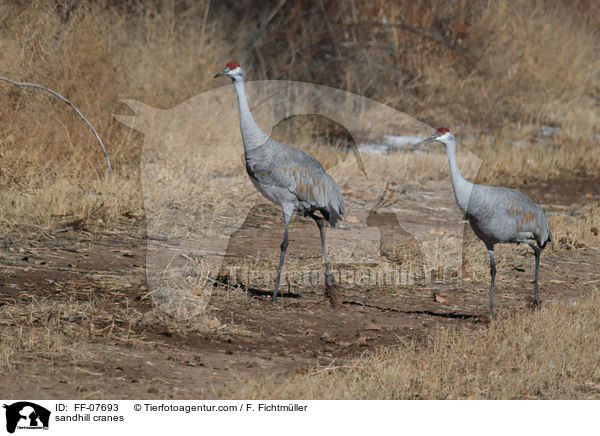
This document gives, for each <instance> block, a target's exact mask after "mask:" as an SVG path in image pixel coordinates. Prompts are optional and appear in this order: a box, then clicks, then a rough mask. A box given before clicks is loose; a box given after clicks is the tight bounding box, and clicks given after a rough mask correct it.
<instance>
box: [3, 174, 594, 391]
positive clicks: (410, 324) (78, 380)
mask: <svg viewBox="0 0 600 436" xmlns="http://www.w3.org/2000/svg"><path fill="white" fill-rule="evenodd" d="M518 188H519V189H522V190H523V191H524V192H526V193H527V194H529V195H531V196H532V197H533V198H535V199H537V201H539V202H540V203H542V204H544V205H545V207H546V208H547V210H550V211H551V210H552V209H553V208H555V209H556V210H563V211H564V210H572V211H577V210H579V209H580V208H581V207H582V206H583V205H585V204H587V203H590V202H595V201H597V200H598V198H600V184H599V183H598V180H584V179H581V180H577V179H576V180H564V181H560V183H556V182H553V183H552V184H551V185H550V184H537V185H531V184H527V185H523V186H520V187H518ZM550 191H551V194H550V193H549V192H550ZM550 195H551V196H550ZM274 219H277V217H274ZM139 224H140V223H139V222H137V223H136V222H135V218H132V219H128V220H125V219H124V223H123V227H122V228H121V229H119V230H118V231H114V232H104V233H102V232H93V231H86V230H73V231H66V232H60V233H55V234H52V233H50V234H44V235H42V236H40V238H39V239H37V240H31V241H28V242H26V243H25V242H18V241H10V242H8V241H7V240H6V239H5V243H4V245H3V246H2V248H1V249H0V250H1V251H0V269H1V271H2V274H1V275H0V306H5V305H7V306H8V305H19V304H26V303H30V302H31V301H32V299H35V298H47V299H49V300H51V301H81V302H89V301H91V300H93V301H96V302H98V301H101V302H102V304H103V305H104V307H107V308H108V310H111V308H123V307H127V308H135V309H136V310H137V311H139V312H142V313H143V312H147V311H150V310H151V308H152V305H151V303H150V301H149V300H148V299H147V298H144V295H145V293H146V291H147V287H146V286H145V242H144V238H143V237H138V236H136V233H135V232H133V231H130V230H131V228H133V227H135V226H136V225H139ZM295 225H297V226H298V228H301V229H302V228H306V231H307V232H310V235H311V236H310V237H308V238H305V239H298V240H296V241H292V242H291V244H296V245H298V244H302V243H305V244H310V245H311V247H312V246H314V245H315V243H316V244H318V239H317V238H318V232H317V230H316V227H315V226H314V223H313V222H312V221H310V220H308V219H299V220H297V222H296V224H295ZM474 238H475V236H474V235H473V234H472V233H471V231H470V229H468V230H466V238H465V239H466V241H467V242H466V243H477V241H475V239H474ZM303 241H304V242H303ZM277 245H279V242H277V243H274V246H277ZM268 248H269V249H272V247H268ZM300 248H301V247H300ZM252 249H255V247H252V244H248V250H252ZM481 250H484V247H483V245H481ZM523 253H524V254H523V255H521V256H519V257H515V258H511V259H509V260H507V261H505V262H504V263H503V264H502V265H500V266H499V268H498V276H497V291H496V292H497V293H496V298H495V307H496V310H497V313H498V314H499V316H502V313H503V312H506V311H530V310H533V309H532V307H531V302H532V298H533V256H532V255H531V253H527V254H525V252H523ZM242 254H243V253H242ZM292 255H293V254H292ZM598 264H600V250H598V248H595V247H592V246H587V247H581V248H577V249H573V250H569V251H566V250H563V251H561V252H558V251H554V252H553V251H552V250H551V249H547V250H545V252H544V254H543V256H542V264H541V281H540V283H541V290H540V297H541V299H542V304H543V303H544V302H548V301H552V300H558V299H566V300H569V301H570V300H576V299H577V298H580V297H582V296H585V295H586V294H589V293H590V292H591V291H592V289H593V284H594V283H596V285H597V282H598ZM270 292H271V290H270V289H264V290H261V289H245V288H244V287H241V288H240V287H237V288H234V287H228V286H221V287H215V289H214V291H213V293H212V298H211V302H210V306H211V308H212V312H213V313H214V314H215V315H216V316H217V317H218V319H219V321H220V322H221V323H222V324H226V325H228V326H230V327H233V329H231V330H225V331H224V332H221V333H215V334H195V333H191V334H187V335H178V334H174V333H173V332H172V331H169V329H166V328H164V327H162V326H161V325H160V324H157V325H156V326H155V327H148V326H147V325H146V326H144V327H138V326H135V325H134V326H133V327H131V328H132V330H133V335H132V336H135V337H136V338H137V340H135V341H134V340H131V341H129V340H124V339H123V338H122V337H117V336H112V335H110V334H104V333H102V334H97V335H96V336H93V337H92V339H91V340H86V341H79V342H76V343H75V346H76V347H77V350H76V352H77V353H80V356H81V357H80V358H74V357H73V356H74V355H77V353H75V352H74V351H73V350H70V351H69V353H68V355H65V356H60V355H56V354H52V353H47V354H44V353H43V350H40V353H35V354H32V356H31V357H30V358H28V356H27V355H26V354H25V355H19V356H15V358H14V361H13V362H12V364H13V365H12V368H11V369H10V370H4V371H2V373H1V374H0V386H2V388H3V391H4V396H5V398H57V399H58V398H70V399H73V398H86V399H99V398H123V399H127V398H175V399H183V398H210V397H212V396H215V395H216V394H217V393H218V392H219V391H221V390H223V389H226V388H227V386H231V385H234V384H238V383H243V382H244V380H247V379H250V378H260V377H263V376H275V377H283V376H285V375H288V374H304V373H308V372H309V371H315V368H318V367H327V366H336V365H340V364H343V363H344V361H346V360H348V359H351V358H355V357H357V356H359V355H361V354H362V353H365V352H371V351H373V350H376V349H377V348H378V347H382V346H393V345H395V344H398V342H399V341H400V340H403V339H415V340H419V339H421V338H423V337H424V336H425V335H426V334H427V333H428V332H430V331H431V330H432V329H434V328H436V327H440V326H442V327H457V328H463V327H467V328H485V326H486V324H487V323H488V322H489V320H488V318H487V316H486V313H487V310H488V309H487V308H488V303H489V300H488V298H489V297H488V281H487V280H481V281H476V280H472V279H469V278H468V277H467V278H466V279H465V280H464V282H463V286H462V287H440V286H436V285H432V286H405V287H400V288H389V287H388V288H385V287H375V288H372V289H367V290H365V289H364V288H361V289H352V288H350V289H343V290H342V291H341V295H340V297H341V298H340V301H341V304H340V305H339V306H338V307H335V308H334V307H331V306H330V304H329V303H328V302H327V301H326V300H325V298H324V292H323V289H319V288H301V289H294V291H293V292H292V293H288V292H286V287H285V285H284V286H283V295H282V296H281V298H280V299H279V300H278V302H277V303H276V304H272V303H271V301H270ZM118 322H119V321H118V320H117V323H118ZM113 323H114V320H113ZM103 327H105V326H104V325H102V323H101V322H100V321H99V324H98V325H97V328H98V331H101V329H102V328H103ZM2 328H10V326H5V327H2ZM15 330H16V329H15ZM102 331H103V330H102ZM15 334H16V333H15Z"/></svg>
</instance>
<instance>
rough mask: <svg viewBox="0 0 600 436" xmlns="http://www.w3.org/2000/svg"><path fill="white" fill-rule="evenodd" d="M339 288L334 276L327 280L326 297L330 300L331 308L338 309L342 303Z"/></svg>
mask: <svg viewBox="0 0 600 436" xmlns="http://www.w3.org/2000/svg"><path fill="white" fill-rule="evenodd" d="M339 290H340V289H339V286H338V285H336V284H335V282H334V280H333V277H332V276H327V277H326V278H325V297H326V298H327V299H328V300H329V304H331V307H337V306H338V305H339V303H340V297H339Z"/></svg>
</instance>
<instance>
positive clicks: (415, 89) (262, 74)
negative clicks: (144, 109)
mask: <svg viewBox="0 0 600 436" xmlns="http://www.w3.org/2000/svg"><path fill="white" fill-rule="evenodd" d="M74 4H75V7H73V8H72V10H69V11H66V10H65V9H64V8H62V7H60V6H57V4H52V3H46V2H33V3H13V2H5V4H4V6H3V8H2V12H1V14H2V15H1V16H0V45H1V48H2V50H1V55H0V56H1V59H2V65H3V71H2V74H4V75H6V76H9V77H11V78H14V79H19V80H26V81H33V82H38V83H42V84H44V85H47V86H49V87H51V88H53V89H55V90H58V91H59V92H62V93H63V94H64V95H66V96H67V97H68V98H69V99H71V100H72V101H73V102H75V103H76V104H77V105H78V106H79V107H80V109H81V110H82V111H83V112H84V113H85V114H86V115H87V116H88V118H89V119H90V120H91V121H92V123H93V124H94V125H95V126H96V128H97V129H98V130H99V132H100V133H101V135H102V137H103V138H104V140H105V142H106V144H107V147H108V150H109V153H110V155H111V157H112V160H113V162H114V166H115V168H116V172H115V173H116V176H115V180H114V181H112V182H111V181H109V180H108V179H107V178H106V177H105V176H104V174H105V169H104V163H103V158H102V154H101V152H100V150H99V148H98V146H97V144H96V143H95V141H94V139H93V137H92V136H91V134H90V132H89V131H88V130H87V128H86V127H85V125H84V124H83V123H81V122H80V120H78V119H77V118H76V116H75V115H74V114H73V113H72V112H71V111H70V109H69V108H68V107H66V106H64V105H63V104H62V103H60V102H57V101H56V100H53V99H51V98H50V97H48V96H46V95H43V94H41V93H39V92H35V91H31V90H21V89H19V88H15V87H13V86H12V85H8V84H3V85H2V86H1V87H0V93H1V94H0V95H1V98H2V99H3V101H5V102H6V104H5V105H4V110H3V111H2V114H0V127H1V128H2V132H3V134H2V138H0V155H1V156H2V164H1V172H0V182H1V183H0V185H1V186H2V197H3V202H4V203H5V204H10V205H11V208H10V209H11V210H10V211H7V210H6V208H3V216H2V217H0V218H1V221H2V226H3V227H5V228H10V227H11V226H12V225H13V224H14V223H22V222H24V221H25V222H27V223H29V224H33V225H40V226H43V227H49V226H52V224H53V223H54V221H55V220H53V216H55V215H59V216H60V215H65V214H68V215H76V216H82V215H83V216H87V215H88V214H89V213H90V212H91V211H95V210H96V209H98V208H100V207H101V205H103V206H102V209H103V212H102V213H103V214H104V216H103V219H107V220H108V221H109V222H114V217H117V216H118V215H119V214H120V213H122V212H124V211H125V210H130V211H133V212H134V213H139V212H141V208H142V201H141V198H140V195H139V193H140V186H139V161H140V149H141V139H142V138H141V137H140V136H139V135H137V134H133V133H132V132H131V131H129V130H127V129H126V128H124V127H122V126H121V125H120V124H119V123H118V122H116V121H115V120H114V119H113V118H112V116H111V114H112V113H115V112H116V113H118V112H121V111H122V110H123V109H122V107H121V106H120V105H119V103H118V101H119V99H121V98H137V99H140V100H142V101H144V102H146V103H147V104H150V105H153V106H156V107H161V108H169V107H173V106H175V105H177V104H179V103H181V102H183V101H185V100H186V99H188V98H190V97H192V96H194V95H196V94H198V93H200V92H202V91H205V90H207V89H209V88H211V87H214V86H217V85H220V83H217V82H216V81H212V80H211V77H212V75H213V74H214V72H215V71H216V70H218V69H219V68H220V66H221V65H222V64H223V62H224V60H226V59H229V58H232V57H233V58H237V59H239V60H241V61H242V62H243V63H244V65H246V70H247V73H248V78H249V79H263V78H272V79H295V80H302V81H315V82H318V83H322V84H327V85H333V86H337V87H341V88H343V89H347V90H349V91H353V92H358V93H360V94H362V95H365V96H368V97H372V98H375V99H377V100H379V101H383V102H386V103H388V104H391V105H392V106H394V107H395V108H397V109H399V110H404V111H406V112H408V113H410V114H411V115H413V116H416V117H418V118H420V119H423V120H437V122H438V123H440V124H452V125H456V126H461V125H465V124H470V125H472V126H475V127H474V128H473V130H472V131H473V133H475V134H476V135H477V136H478V139H477V140H471V139H468V138H466V137H465V138H464V142H465V145H467V147H469V148H470V149H471V150H472V151H473V152H475V153H476V154H478V155H479V156H480V157H482V158H483V159H484V161H485V165H484V168H483V170H482V174H481V177H482V178H483V179H487V180H505V179H507V178H511V177H518V178H527V179H531V178H533V179H544V178H547V177H552V176H555V175H556V174H557V173H562V174H564V173H565V172H571V173H573V172H579V173H581V172H584V173H588V174H593V173H594V171H596V170H597V168H598V166H599V163H598V157H597V155H598V153H595V152H594V149H595V148H597V141H596V140H592V139H591V137H592V136H591V135H593V134H597V133H598V131H597V126H598V114H599V110H598V105H597V101H596V100H595V99H594V97H593V96H594V95H595V94H597V91H598V83H599V82H598V80H597V79H598V77H599V74H600V62H599V61H598V49H597V47H598V46H599V45H598V43H597V42H598V34H597V32H596V31H595V30H594V29H597V26H596V27H594V26H595V25H597V23H598V22H599V21H600V18H599V17H600V12H599V10H598V8H596V7H594V6H593V5H589V4H581V5H578V6H574V5H571V4H570V3H568V2H562V1H559V0H547V1H540V2H533V3H532V2H526V1H522V2H521V1H520V2H517V3H515V2H505V1H501V2H489V3H488V2H483V1H481V2H466V1H460V0H457V1H451V2H442V1H432V2H427V3H424V4H420V5H419V6H416V5H415V4H413V3H412V2H404V1H402V2H387V1H380V2H376V3H374V4H362V3H357V2H353V1H346V2H336V3H331V4H327V5H324V4H322V3H321V2H310V1H309V2H302V3H297V4H286V5H284V6H283V7H281V8H280V7H278V6H276V4H275V3H273V4H271V3H270V2H264V3H262V4H261V5H260V6H259V7H257V8H254V9H252V10H251V11H250V10H244V9H243V8H244V6H240V5H238V4H234V3H224V4H222V5H218V6H217V5H214V4H213V5H211V6H210V8H209V7H208V5H207V4H205V3H203V2H201V3H194V4H187V3H185V2H183V1H164V2H155V3H151V4H147V3H141V2H140V3H138V2H135V1H130V2H127V3H126V4H125V5H123V6H116V4H114V3H104V2H89V3H88V2H86V1H80V2H75V3H74ZM309 12H312V13H309ZM265 17H267V18H265ZM268 17H270V18H268ZM323 20H326V21H327V25H324V23H323ZM382 20H385V22H387V23H388V24H387V25H383V24H382V23H383V21H382ZM234 22H235V23H236V25H235V26H230V25H229V24H230V23H234ZM390 23H391V24H394V26H392V25H390ZM396 24H397V26H396ZM232 27H233V28H235V29H236V32H234V33H233V34H232V33H224V32H222V29H227V28H232ZM259 34H262V35H263V36H262V37H260V36H258V35H259ZM242 55H243V56H242ZM508 65H509V66H510V68H507V66H508ZM433 123H434V124H435V123H436V122H433ZM539 123H544V124H552V125H557V126H560V127H561V128H562V131H561V134H560V136H559V137H556V138H552V143H551V144H549V146H548V147H534V146H533V145H531V146H528V147H520V148H519V147H512V146H510V145H507V144H505V142H506V141H508V142H512V141H517V140H525V141H527V140H529V139H531V137H532V133H533V130H535V127H533V125H535V124H538V125H539ZM215 127H216V128H218V126H215ZM490 129H491V130H490ZM486 132H489V133H486ZM217 135H218V132H217ZM216 138H217V139H218V138H219V136H216ZM309 139H310V138H309ZM396 158H398V159H400V160H399V161H397V162H394V160H395V159H396ZM434 159H436V162H437V158H434ZM388 162H389V164H388V165H389V166H390V167H396V168H402V167H403V166H405V165H406V161H405V158H404V157H402V156H398V157H392V158H390V159H388ZM213 164H214V165H215V166H213V170H214V171H215V172H216V171H222V170H223V169H224V168H223V167H221V163H220V162H214V163H213ZM441 165H443V163H442V164H441ZM411 166H413V167H416V168H419V167H422V165H421V164H420V163H419V162H418V159H412V161H411ZM425 166H426V167H427V168H431V169H434V170H435V171H437V172H441V170H442V169H443V168H442V167H441V166H438V165H437V164H436V163H433V164H430V162H427V163H426V165H425ZM236 170H237V166H236ZM21 193H22V197H23V198H17V197H19V195H20V194H21ZM46 197H48V198H46Z"/></svg>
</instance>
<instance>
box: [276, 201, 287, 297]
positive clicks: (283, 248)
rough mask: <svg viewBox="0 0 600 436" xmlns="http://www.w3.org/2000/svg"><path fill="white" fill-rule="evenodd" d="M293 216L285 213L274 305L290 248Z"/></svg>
mask: <svg viewBox="0 0 600 436" xmlns="http://www.w3.org/2000/svg"><path fill="white" fill-rule="evenodd" d="M290 218H291V214H289V215H288V214H286V213H285V212H284V213H283V219H284V220H285V233H284V234H283V242H282V243H281V254H280V256H279V269H278V270H277V279H276V280H275V290H274V291H273V303H274V302H275V301H276V300H277V291H278V290H279V280H280V279H281V268H283V261H284V260H285V252H286V251H287V248H288V228H289V225H290Z"/></svg>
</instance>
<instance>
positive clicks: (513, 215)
mask: <svg viewBox="0 0 600 436" xmlns="http://www.w3.org/2000/svg"><path fill="white" fill-rule="evenodd" d="M429 141H439V142H441V143H443V144H444V145H445V147H446V155H447V157H448V163H449V164H450V174H451V176H452V187H453V189H454V196H455V198H456V204H457V205H458V207H459V208H460V210H461V211H462V212H463V213H464V214H465V216H466V217H467V219H468V220H469V223H470V224H471V227H472V228H473V231H474V232H475V234H476V235H477V236H478V237H479V239H481V240H482V241H483V242H484V244H485V245H486V247H487V249H488V252H489V255H490V275H491V281H490V317H491V318H493V317H494V283H495V278H496V263H495V260H494V245H495V244H498V243H521V242H522V243H525V244H527V245H529V246H530V247H531V248H532V249H533V251H534V254H535V295H534V304H536V305H537V304H539V300H538V277H539V265H540V256H541V251H542V250H543V249H544V247H545V246H546V244H547V243H548V241H552V244H553V245H554V241H553V239H552V231H551V230H550V225H549V224H548V220H547V218H546V214H545V212H544V209H542V207H541V206H540V205H538V204H536V203H535V202H534V201H533V200H531V199H530V198H529V197H528V196H527V195H525V194H523V193H522V192H519V191H516V190H514V189H508V188H501V187H497V186H485V185H476V184H473V183H471V182H468V181H467V180H465V179H464V178H463V177H462V175H461V174H460V170H459V169H458V165H457V163H456V139H455V138H454V135H453V134H452V132H451V131H450V130H448V128H446V127H442V128H440V129H438V130H437V132H436V133H435V134H434V135H433V136H431V137H430V138H428V139H426V140H425V141H422V142H420V143H419V144H422V143H424V142H429ZM419 144H417V145H419ZM532 241H535V242H536V243H537V246H536V245H535V244H534V243H533V242H532Z"/></svg>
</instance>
